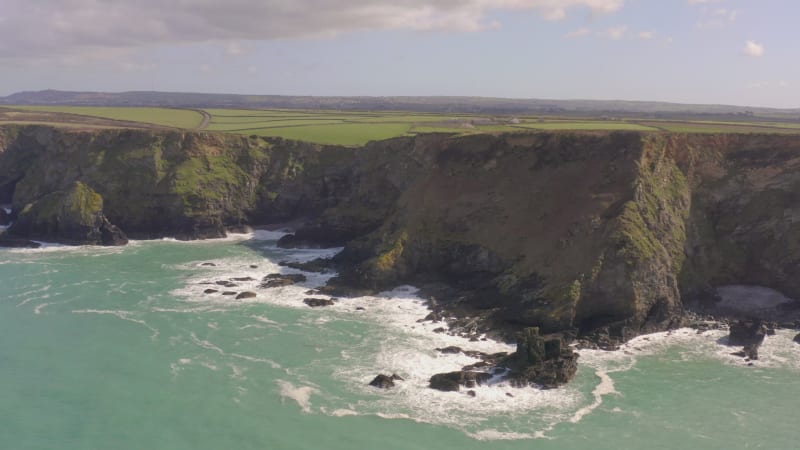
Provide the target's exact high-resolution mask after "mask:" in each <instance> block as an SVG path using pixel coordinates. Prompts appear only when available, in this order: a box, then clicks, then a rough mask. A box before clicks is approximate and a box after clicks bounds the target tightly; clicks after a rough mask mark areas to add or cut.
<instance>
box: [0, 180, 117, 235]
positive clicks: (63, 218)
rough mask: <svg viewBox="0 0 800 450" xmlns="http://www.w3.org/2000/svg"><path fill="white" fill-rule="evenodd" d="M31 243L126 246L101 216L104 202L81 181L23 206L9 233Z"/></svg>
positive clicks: (103, 215) (112, 226) (114, 227)
mask: <svg viewBox="0 0 800 450" xmlns="http://www.w3.org/2000/svg"><path fill="white" fill-rule="evenodd" d="M9 233H10V234H12V235H17V236H21V237H24V238H31V239H43V240H55V241H58V242H65V243H75V244H94V245H125V244H127V243H128V238H127V236H125V233H123V232H122V231H121V230H120V229H119V228H118V227H116V226H115V225H112V224H111V223H110V222H109V221H108V219H107V218H106V216H105V214H103V198H102V197H101V196H100V195H99V194H98V193H97V192H95V191H94V190H92V189H91V188H90V187H89V186H87V185H85V184H83V183H82V182H80V181H76V182H74V183H72V184H71V185H70V186H69V187H67V189H66V190H64V191H56V192H51V193H49V194H47V195H45V196H43V197H41V198H40V199H38V200H36V201H34V202H32V203H28V204H26V205H25V206H24V207H23V208H22V209H21V210H20V212H19V214H18V215H17V219H16V221H15V222H14V224H13V225H12V226H11V228H10V229H9Z"/></svg>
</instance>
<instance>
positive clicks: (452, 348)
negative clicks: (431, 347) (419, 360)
mask: <svg viewBox="0 0 800 450" xmlns="http://www.w3.org/2000/svg"><path fill="white" fill-rule="evenodd" d="M436 351H437V352H439V353H444V354H449V355H457V354H459V353H464V350H462V349H461V347H456V346H454V345H451V346H450V347H444V348H437V349H436Z"/></svg>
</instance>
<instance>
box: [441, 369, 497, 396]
mask: <svg viewBox="0 0 800 450" xmlns="http://www.w3.org/2000/svg"><path fill="white" fill-rule="evenodd" d="M491 378H492V375H491V374H489V373H486V372H475V371H463V370H459V371H456V372H447V373H437V374H436V375H434V376H432V377H431V379H430V381H429V383H430V384H429V386H430V387H431V388H432V389H436V390H439V391H445V392H450V391H459V390H460V389H461V386H464V387H468V388H474V387H475V386H480V385H482V384H485V383H486V382H488V381H489V380H490V379H491Z"/></svg>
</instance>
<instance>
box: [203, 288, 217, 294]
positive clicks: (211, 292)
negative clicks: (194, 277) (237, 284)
mask: <svg viewBox="0 0 800 450" xmlns="http://www.w3.org/2000/svg"><path fill="white" fill-rule="evenodd" d="M217 292H219V291H218V290H216V289H206V290H205V291H203V293H204V294H216V293H217Z"/></svg>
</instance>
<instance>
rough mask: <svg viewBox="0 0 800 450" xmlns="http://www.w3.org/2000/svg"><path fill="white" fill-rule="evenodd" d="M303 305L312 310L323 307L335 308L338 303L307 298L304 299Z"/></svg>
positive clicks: (323, 299) (330, 300)
mask: <svg viewBox="0 0 800 450" xmlns="http://www.w3.org/2000/svg"><path fill="white" fill-rule="evenodd" d="M303 303H305V304H306V305H308V306H310V307H312V308H319V307H322V306H333V305H334V304H336V301H335V300H333V299H327V298H306V299H303Z"/></svg>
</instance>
